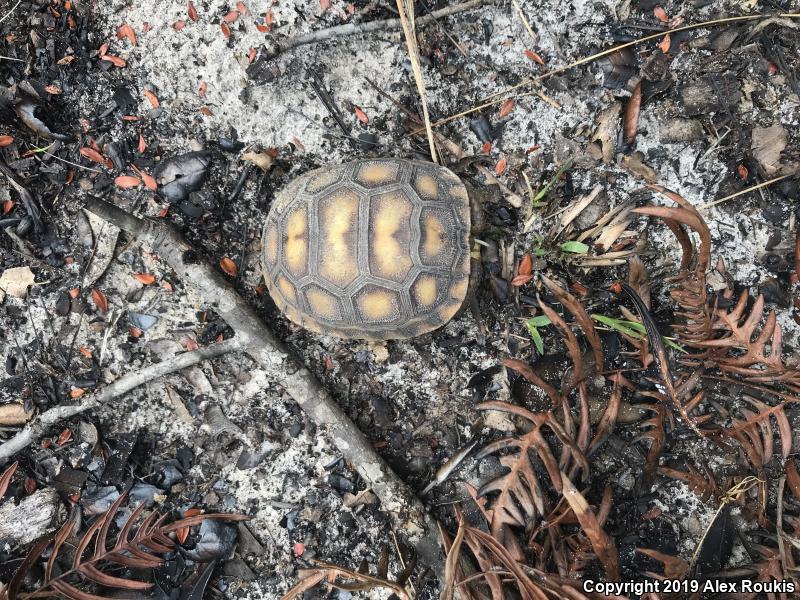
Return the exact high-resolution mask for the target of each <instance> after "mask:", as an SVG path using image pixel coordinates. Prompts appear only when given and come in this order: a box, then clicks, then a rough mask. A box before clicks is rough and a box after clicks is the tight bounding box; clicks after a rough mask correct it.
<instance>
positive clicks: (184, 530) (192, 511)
mask: <svg viewBox="0 0 800 600" xmlns="http://www.w3.org/2000/svg"><path fill="white" fill-rule="evenodd" d="M199 514H200V509H199V508H189V509H187V510H186V511H184V513H183V518H184V519H185V518H187V517H194V516H195V515H199ZM175 537H176V538H178V542H179V543H181V544H183V543H184V542H185V541H186V538H187V537H189V528H188V527H181V528H180V529H176V530H175Z"/></svg>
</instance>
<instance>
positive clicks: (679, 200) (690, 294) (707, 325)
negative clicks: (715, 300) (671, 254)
mask: <svg viewBox="0 0 800 600" xmlns="http://www.w3.org/2000/svg"><path fill="white" fill-rule="evenodd" d="M649 187H650V188H652V189H654V190H656V191H658V192H660V193H662V194H664V195H665V196H667V197H668V198H669V199H671V200H673V201H674V202H675V203H676V204H678V207H665V206H643V207H640V208H635V209H633V212H636V213H639V214H642V215H649V216H654V217H659V218H661V219H662V220H663V221H664V223H665V224H666V225H667V227H669V228H670V230H671V231H672V232H673V234H675V237H676V238H677V239H678V242H679V243H680V245H681V249H682V251H683V253H682V256H681V266H680V271H679V272H678V274H677V275H676V276H675V277H673V278H672V279H671V281H672V282H674V287H673V288H672V290H671V291H670V295H671V296H672V298H673V300H675V302H676V303H677V304H678V306H679V307H680V310H679V311H677V312H676V313H675V314H676V316H677V317H678V318H679V319H680V320H679V322H678V323H675V324H674V325H673V330H674V332H675V335H676V336H677V338H678V339H679V341H680V342H681V343H682V344H683V345H685V346H688V347H690V348H695V347H696V344H698V343H699V342H703V341H706V340H708V339H710V338H711V335H712V320H713V317H712V315H711V310H710V309H709V307H708V298H707V295H706V268H707V267H708V264H709V263H710V261H711V232H710V230H709V229H708V225H706V222H705V221H704V220H703V217H702V216H701V215H700V213H699V212H698V211H697V209H695V208H694V207H693V206H692V205H691V203H690V202H688V201H687V200H686V199H684V198H683V197H681V196H679V195H678V194H676V193H675V192H672V191H670V190H667V189H666V188H664V187H661V186H659V185H651V186H649ZM684 227H688V228H690V229H692V230H694V231H695V232H696V233H697V234H698V236H699V238H700V248H699V249H695V246H694V244H693V243H692V240H691V238H690V237H689V235H688V234H687V233H686V230H685V229H684ZM685 360H689V361H694V362H695V363H696V362H697V361H698V360H700V357H698V356H689V357H687V358H686V359H685Z"/></svg>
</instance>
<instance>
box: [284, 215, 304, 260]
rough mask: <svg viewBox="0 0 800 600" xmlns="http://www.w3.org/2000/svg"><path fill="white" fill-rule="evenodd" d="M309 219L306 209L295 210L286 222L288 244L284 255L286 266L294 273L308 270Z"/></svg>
mask: <svg viewBox="0 0 800 600" xmlns="http://www.w3.org/2000/svg"><path fill="white" fill-rule="evenodd" d="M307 229H308V218H307V215H306V210H305V207H300V208H297V209H295V210H294V211H293V212H292V213H291V214H290V215H289V218H288V219H287V220H286V243H285V247H284V254H285V256H286V264H287V266H288V267H289V270H290V271H291V272H292V273H302V272H304V271H305V270H306V259H307V257H308V238H307V234H306V232H307Z"/></svg>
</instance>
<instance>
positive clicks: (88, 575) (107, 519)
mask: <svg viewBox="0 0 800 600" xmlns="http://www.w3.org/2000/svg"><path fill="white" fill-rule="evenodd" d="M127 498H128V496H127V494H121V495H120V496H119V498H117V500H116V501H115V502H114V504H112V505H111V507H110V508H109V509H108V511H107V512H106V513H105V514H103V515H102V516H100V517H99V518H98V519H97V520H96V521H95V522H94V523H92V524H91V525H90V526H89V528H88V529H87V530H86V532H85V533H84V534H83V535H82V536H81V537H80V539H79V540H78V541H77V543H76V544H75V549H74V553H73V558H72V563H71V566H70V568H69V569H66V570H64V571H63V572H60V573H58V574H57V575H54V572H55V565H56V563H58V562H59V561H60V560H61V559H62V556H61V549H62V548H63V546H64V544H65V542H66V541H67V540H68V539H69V538H70V537H71V536H72V535H73V533H74V529H75V522H74V521H72V520H68V521H67V522H66V523H64V525H62V527H61V528H60V529H59V530H58V532H56V534H55V535H50V536H47V537H45V538H43V539H42V540H40V541H39V542H37V543H36V544H35V545H34V547H33V548H32V549H31V551H30V552H29V553H28V555H27V556H26V558H25V560H24V561H23V562H22V563H21V564H20V566H19V567H18V568H17V571H16V573H15V574H14V576H13V577H12V579H11V582H10V583H9V586H8V588H7V595H6V599H7V600H18V599H19V600H26V599H31V598H41V597H48V596H60V597H63V598H67V599H69V600H100V599H103V598H105V597H104V596H102V595H99V594H97V593H94V592H93V591H91V592H90V591H87V588H90V589H93V588H95V587H97V586H100V587H101V588H111V589H116V590H133V591H142V590H147V589H150V588H151V587H153V583H151V582H148V581H141V580H138V579H132V578H130V577H128V576H125V577H122V576H119V570H120V567H133V568H153V567H158V566H160V565H161V564H163V562H164V558H163V555H164V554H166V553H167V552H171V551H173V550H175V549H176V548H177V546H178V543H177V542H176V541H175V540H173V539H172V538H171V537H169V534H170V533H171V532H174V531H176V530H177V529H180V528H183V527H191V526H192V525H197V524H198V523H201V522H203V521H205V520H207V519H218V520H225V521H242V520H246V519H248V518H249V517H247V516H246V515H238V514H222V513H208V514H202V515H196V516H193V517H187V518H184V519H179V520H177V521H174V522H171V523H167V522H166V518H167V516H166V515H163V516H162V515H159V514H158V513H157V512H153V513H150V514H149V515H148V516H147V517H145V518H144V520H143V521H142V522H141V523H138V524H137V520H138V519H139V517H140V516H141V515H142V513H143V511H144V505H143V504H142V505H139V506H138V507H137V508H136V509H135V510H134V511H133V512H132V513H131V515H130V516H129V517H128V519H127V521H126V522H125V524H124V526H123V527H122V529H121V530H120V532H119V533H118V534H117V536H116V540H115V542H114V544H113V545H112V546H110V547H109V543H108V536H109V533H110V530H111V527H112V525H113V524H114V522H115V520H116V517H117V515H118V513H119V509H120V507H121V506H122V504H123V503H124V502H125V501H126V500H127ZM48 548H49V549H50V557H49V558H48V560H47V563H46V566H45V569H44V576H43V579H42V580H40V581H38V582H36V584H35V586H34V588H33V589H31V590H28V591H22V589H21V588H22V583H23V581H24V580H25V577H26V576H27V575H28V574H29V572H30V570H31V569H32V567H33V566H34V565H35V564H36V563H37V562H38V561H39V560H40V558H41V557H42V555H43V554H44V553H45V551H47V550H48ZM90 548H91V550H90ZM111 570H113V571H114V572H115V573H117V574H115V575H112V574H111V573H110V571H111Z"/></svg>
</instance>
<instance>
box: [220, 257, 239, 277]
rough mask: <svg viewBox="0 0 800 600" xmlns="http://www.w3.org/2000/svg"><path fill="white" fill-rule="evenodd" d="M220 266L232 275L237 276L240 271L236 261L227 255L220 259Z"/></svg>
mask: <svg viewBox="0 0 800 600" xmlns="http://www.w3.org/2000/svg"><path fill="white" fill-rule="evenodd" d="M219 266H220V268H221V269H222V270H223V271H225V273H227V274H228V275H230V276H231V277H236V275H237V274H238V273H239V268H238V267H237V266H236V263H235V262H233V261H232V260H231V259H230V258H228V257H227V256H226V257H225V258H223V259H222V260H221V261H219Z"/></svg>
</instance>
